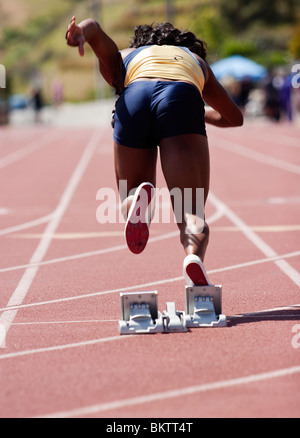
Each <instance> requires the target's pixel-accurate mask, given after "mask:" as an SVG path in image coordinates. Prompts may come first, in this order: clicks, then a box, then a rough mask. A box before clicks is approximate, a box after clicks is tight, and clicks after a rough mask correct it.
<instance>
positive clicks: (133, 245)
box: [125, 182, 155, 254]
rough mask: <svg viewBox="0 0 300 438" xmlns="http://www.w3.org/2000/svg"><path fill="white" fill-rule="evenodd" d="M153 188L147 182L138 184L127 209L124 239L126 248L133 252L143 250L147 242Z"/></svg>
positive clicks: (137, 252) (138, 252) (136, 252)
mask: <svg viewBox="0 0 300 438" xmlns="http://www.w3.org/2000/svg"><path fill="white" fill-rule="evenodd" d="M154 190H155V188H154V186H153V185H152V184H151V183H149V182H146V183H142V184H140V185H139V187H138V188H137V189H136V192H135V194H134V198H133V201H132V204H131V207H130V209H129V213H128V218H127V221H126V225H125V239H126V243H127V246H128V248H129V249H130V251H131V252H133V253H134V254H140V253H141V252H142V251H144V249H145V247H146V245H147V242H148V238H149V226H150V221H151V217H150V216H151V211H150V208H149V209H148V207H149V206H150V203H151V201H152V198H153V196H154Z"/></svg>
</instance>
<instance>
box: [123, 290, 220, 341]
mask: <svg viewBox="0 0 300 438" xmlns="http://www.w3.org/2000/svg"><path fill="white" fill-rule="evenodd" d="M221 292H222V287H221V286H186V297H185V298H186V309H185V312H183V311H177V310H176V307H175V303H173V302H167V303H166V307H167V308H166V310H164V311H163V313H161V312H159V311H158V306H157V301H158V294H157V291H149V292H126V293H121V294H120V298H121V320H120V321H119V332H120V334H121V335H128V334H146V333H178V332H187V331H188V329H189V328H190V327H225V326H226V316H225V315H222V314H221Z"/></svg>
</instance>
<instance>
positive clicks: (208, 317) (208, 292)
mask: <svg viewBox="0 0 300 438" xmlns="http://www.w3.org/2000/svg"><path fill="white" fill-rule="evenodd" d="M221 311H222V286H220V285H217V286H211V285H209V286H186V288H185V312H186V324H187V327H225V326H226V316H225V315H223V314H222V313H221Z"/></svg>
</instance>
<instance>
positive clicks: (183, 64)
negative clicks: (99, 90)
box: [123, 45, 205, 95]
mask: <svg viewBox="0 0 300 438" xmlns="http://www.w3.org/2000/svg"><path fill="white" fill-rule="evenodd" d="M123 75H124V87H125V88H126V87H127V86H128V85H129V84H131V83H132V82H133V81H135V80H136V79H146V78H151V79H152V78H153V79H155V78H161V79H166V80H176V81H182V82H189V83H191V84H193V85H194V86H195V87H197V88H198V90H199V91H200V93H201V95H202V90H203V87H204V84H205V73H204V70H203V68H202V66H201V64H200V63H199V61H198V59H197V57H196V56H195V55H194V54H193V53H192V52H191V51H190V50H189V49H188V48H186V47H179V46H169V45H164V46H157V45H151V46H142V47H139V48H138V49H136V50H133V51H132V52H131V53H129V54H128V55H127V56H126V57H125V59H124V60H123Z"/></svg>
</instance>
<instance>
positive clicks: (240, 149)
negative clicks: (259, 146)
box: [214, 138, 300, 175]
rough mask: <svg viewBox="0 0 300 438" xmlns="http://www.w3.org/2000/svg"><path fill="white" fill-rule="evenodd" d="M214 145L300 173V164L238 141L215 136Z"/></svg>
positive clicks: (260, 161) (269, 164)
mask: <svg viewBox="0 0 300 438" xmlns="http://www.w3.org/2000/svg"><path fill="white" fill-rule="evenodd" d="M214 146H217V147H218V148H221V149H225V150H227V151H230V152H233V153H235V154H238V155H241V156H243V157H246V158H250V159H251V160H254V161H257V162H259V163H263V164H267V165H268V166H273V167H277V168H278V169H281V170H285V171H287V172H291V173H295V174H297V175H300V166H298V165H297V164H292V163H289V162H287V161H284V160H280V159H279V158H274V157H271V156H269V155H266V154H263V153H261V152H257V151H254V150H253V149H249V148H247V147H245V146H242V145H240V144H238V143H233V142H231V141H227V140H224V138H219V139H217V138H214Z"/></svg>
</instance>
